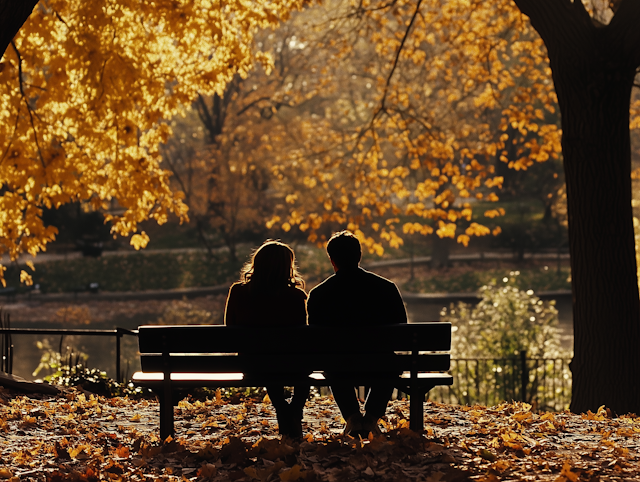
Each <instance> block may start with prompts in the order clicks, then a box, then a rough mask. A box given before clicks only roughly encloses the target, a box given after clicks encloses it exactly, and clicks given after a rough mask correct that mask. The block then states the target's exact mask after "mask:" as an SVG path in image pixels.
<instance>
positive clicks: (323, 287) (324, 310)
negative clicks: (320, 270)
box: [307, 267, 407, 327]
mask: <svg viewBox="0 0 640 482" xmlns="http://www.w3.org/2000/svg"><path fill="white" fill-rule="evenodd" d="M307 312H308V313H309V324H310V325H318V326H336V327H338V326H380V325H389V324H394V323H406V322H407V311H406V309H405V307H404V302H403V301H402V296H401V295H400V292H399V291H398V288H397V287H396V285H395V284H394V283H393V282H392V281H389V280H388V279H386V278H383V277H382V276H378V275H377V274H374V273H370V272H369V271H365V270H364V269H362V268H360V267H354V268H349V269H344V268H342V269H340V270H339V271H338V272H337V273H336V274H334V275H333V276H330V277H329V278H327V279H326V280H324V281H323V282H322V283H320V284H319V285H318V286H316V287H315V288H313V289H312V290H311V292H310V293H309V300H308V301H307Z"/></svg>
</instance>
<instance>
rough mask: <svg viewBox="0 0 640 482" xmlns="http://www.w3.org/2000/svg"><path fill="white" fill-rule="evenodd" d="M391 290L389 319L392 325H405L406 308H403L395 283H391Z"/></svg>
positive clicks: (402, 301)
mask: <svg viewBox="0 0 640 482" xmlns="http://www.w3.org/2000/svg"><path fill="white" fill-rule="evenodd" d="M393 288H394V290H393V295H392V296H391V300H390V307H391V313H390V314H391V317H390V319H391V320H393V323H407V321H408V320H407V308H406V307H405V306H404V300H403V299H402V295H401V294H400V290H399V289H398V287H397V286H396V284H395V283H393Z"/></svg>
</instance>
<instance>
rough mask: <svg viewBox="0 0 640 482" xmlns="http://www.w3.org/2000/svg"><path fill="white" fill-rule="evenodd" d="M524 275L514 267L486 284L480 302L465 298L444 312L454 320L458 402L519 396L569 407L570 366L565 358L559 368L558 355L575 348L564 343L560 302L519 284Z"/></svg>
mask: <svg viewBox="0 0 640 482" xmlns="http://www.w3.org/2000/svg"><path fill="white" fill-rule="evenodd" d="M518 275H519V273H518V272H517V271H515V272H511V273H510V276H508V277H505V278H503V280H502V281H501V282H500V283H498V282H497V281H496V280H492V281H491V282H490V283H489V284H487V285H485V286H483V287H482V289H481V296H482V298H481V300H480V302H479V303H478V304H477V305H476V306H473V305H469V304H467V303H464V302H459V303H458V304H457V305H453V304H452V305H451V307H450V308H449V309H448V310H447V309H446V308H445V309H443V311H442V312H441V319H442V321H448V322H451V324H452V325H453V335H452V347H451V351H452V358H454V359H456V360H457V362H456V363H454V364H453V370H452V373H453V375H454V377H455V381H454V386H453V387H452V388H451V391H452V393H453V395H454V396H455V398H456V399H457V401H458V403H465V404H471V403H476V402H484V403H486V404H487V405H492V404H495V403H498V402H500V401H503V400H505V399H506V400H508V399H516V400H518V399H519V400H522V401H527V402H530V403H534V404H537V405H538V406H539V407H540V408H542V407H544V408H553V409H562V408H564V405H565V403H566V401H567V400H565V398H566V393H565V392H566V383H565V381H566V380H567V379H568V377H569V372H568V368H567V367H566V365H565V364H564V363H561V369H560V370H559V371H558V370H557V369H556V360H557V359H563V358H567V357H569V356H570V353H568V352H567V351H566V350H563V349H562V347H561V345H560V330H559V328H558V312H557V310H556V309H555V306H554V305H555V302H554V301H549V302H545V301H542V300H540V299H539V298H538V297H537V296H535V295H534V292H533V291H532V290H527V291H523V290H521V289H519V288H518V287H517V281H518V280H517V277H518ZM523 383H524V385H525V386H524V388H523ZM550 387H552V388H551V393H549V389H550ZM523 392H524V393H523Z"/></svg>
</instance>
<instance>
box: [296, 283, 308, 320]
mask: <svg viewBox="0 0 640 482" xmlns="http://www.w3.org/2000/svg"><path fill="white" fill-rule="evenodd" d="M299 291H300V293H299V296H298V299H297V300H296V304H295V313H294V319H295V320H296V325H306V324H307V294H306V293H305V292H304V291H302V290H299Z"/></svg>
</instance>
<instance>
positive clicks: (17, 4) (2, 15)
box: [0, 0, 38, 55]
mask: <svg viewBox="0 0 640 482" xmlns="http://www.w3.org/2000/svg"><path fill="white" fill-rule="evenodd" d="M37 3H38V0H0V49H2V50H0V51H1V52H2V54H3V55H4V52H5V50H7V47H8V46H9V44H10V43H11V40H12V39H13V37H15V35H16V34H17V33H18V30H20V27H22V25H23V24H24V23H25V22H26V21H27V19H28V18H29V15H31V12H33V8H34V7H35V6H36V4H37Z"/></svg>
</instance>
